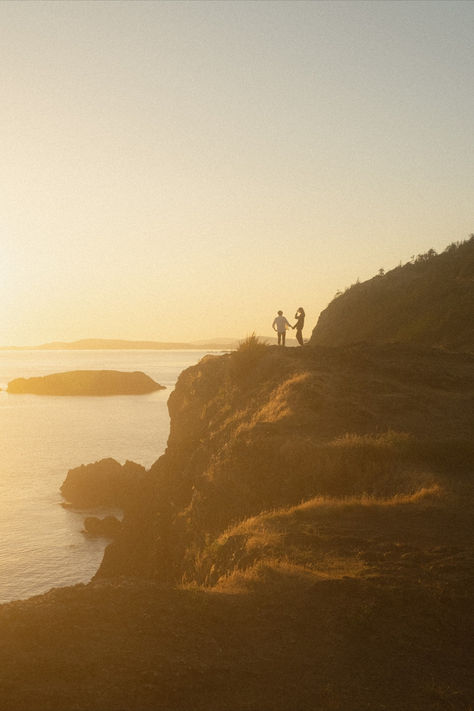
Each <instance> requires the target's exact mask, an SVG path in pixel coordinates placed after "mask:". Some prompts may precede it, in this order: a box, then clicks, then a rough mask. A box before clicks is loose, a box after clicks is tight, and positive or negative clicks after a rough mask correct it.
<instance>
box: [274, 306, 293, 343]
mask: <svg viewBox="0 0 474 711" xmlns="http://www.w3.org/2000/svg"><path fill="white" fill-rule="evenodd" d="M272 328H273V330H274V331H276V332H277V333H278V345H279V346H284V345H285V338H286V329H287V328H291V326H290V324H289V323H288V321H287V320H286V318H285V317H284V316H283V311H279V312H278V316H275V318H274V320H273V323H272Z"/></svg>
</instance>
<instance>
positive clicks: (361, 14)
mask: <svg viewBox="0 0 474 711" xmlns="http://www.w3.org/2000/svg"><path fill="white" fill-rule="evenodd" d="M473 30H474V4H473V3H467V2H456V1H453V0H451V1H450V2H436V3H435V2H416V0H415V1H414V0H409V2H404V1H403V0H402V1H397V2H379V3H376V2H374V3H372V2H352V1H351V2H337V1H336V2H297V1H295V0H292V1H291V2H271V1H270V2H245V1H242V0H238V1H237V2H232V1H226V2H219V1H213V2H139V1H138V2H137V1H134V2H101V1H100V0H99V1H97V0H96V1H95V2H80V1H76V2H69V1H67V2H24V3H22V2H2V3H0V74H1V86H2V104H1V108H0V112H1V129H2V130H1V132H0V142H1V156H2V158H1V161H0V181H1V194H0V200H1V210H0V259H1V268H2V276H1V281H0V299H1V302H0V303H1V309H0V345H28V344H37V343H42V342H45V341H50V340H75V339H78V338H86V337H97V338H99V337H102V338H130V339H155V340H167V341H170V340H171V341H176V340H188V341H189V340H196V339H206V338H212V337H222V336H233V337H243V336H245V335H246V334H248V333H250V332H252V331H256V332H257V333H260V334H262V335H265V334H270V333H271V323H272V321H273V318H274V316H275V314H276V311H277V310H278V309H283V311H284V312H285V314H286V315H288V316H293V313H294V312H295V310H296V308H297V307H298V306H303V307H304V308H305V309H306V313H307V315H308V325H307V332H306V333H305V335H306V336H309V331H310V329H311V328H312V327H313V326H314V324H315V323H316V320H317V317H318V314H319V312H320V311H321V310H322V309H323V308H325V306H326V305H327V303H328V302H329V301H330V300H331V299H332V297H333V296H334V293H335V292H336V290H338V289H344V288H345V287H346V286H349V285H350V284H351V283H353V282H354V281H355V280H356V279H357V278H360V279H361V280H363V279H366V278H369V277H371V276H373V275H374V274H375V273H376V272H377V271H378V270H379V268H380V267H384V268H385V269H389V268H392V267H394V266H396V265H397V264H398V263H399V262H400V261H402V262H405V261H408V260H409V259H410V257H411V256H412V254H417V253H419V252H424V251H427V250H428V249H429V248H431V247H433V248H435V249H437V250H441V249H443V248H444V247H445V246H446V245H447V244H448V243H450V242H452V241H455V240H461V239H465V238H466V237H467V236H468V235H469V233H471V232H473V231H474V222H473V207H472V206H473V205H474V200H473V193H474V174H473V170H472V160H473V132H472V116H473V113H474V111H473V109H474V106H473V104H474V91H473V87H474V70H473V62H472V36H473Z"/></svg>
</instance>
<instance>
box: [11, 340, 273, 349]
mask: <svg viewBox="0 0 474 711" xmlns="http://www.w3.org/2000/svg"><path fill="white" fill-rule="evenodd" d="M263 338H264V340H266V341H268V342H269V343H272V342H273V341H274V340H275V339H273V338H271V337H269V338H265V337H263ZM240 340H241V339H238V338H229V339H226V338H222V339H217V340H215V341H212V340H209V341H199V342H197V343H167V342H161V341H127V340H119V339H107V338H104V339H101V338H87V339H82V340H79V341H71V342H69V343H68V342H65V341H64V342H63V341H53V342H51V343H43V344H41V345H36V346H0V351H106V350H107V351H131V350H133V351H139V350H140V351H164V350H166V351H177V350H180V351H181V350H194V351H202V350H214V351H222V350H234V349H235V348H237V347H238V345H239V341H240Z"/></svg>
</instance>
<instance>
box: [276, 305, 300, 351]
mask: <svg viewBox="0 0 474 711" xmlns="http://www.w3.org/2000/svg"><path fill="white" fill-rule="evenodd" d="M305 315H306V314H305V312H304V308H303V307H302V306H300V307H299V309H298V310H297V312H296V313H295V319H297V321H296V323H295V325H294V326H292V325H291V324H290V323H289V322H288V321H287V320H286V318H285V316H283V311H279V312H278V316H275V319H274V321H273V323H272V328H273V330H274V331H276V332H277V335H278V345H279V346H284V345H285V340H286V331H287V329H288V328H293V329H295V328H296V340H297V341H298V343H299V344H300V346H302V345H303V327H304V317H305Z"/></svg>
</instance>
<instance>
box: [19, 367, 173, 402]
mask: <svg viewBox="0 0 474 711" xmlns="http://www.w3.org/2000/svg"><path fill="white" fill-rule="evenodd" d="M164 389H165V386H164V385H160V384H159V383H157V382H155V381H154V380H153V378H150V376H149V375H145V373H142V372H139V371H136V372H134V373H128V372H120V371H118V370H72V371H69V372H66V373H54V374H52V375H44V376H40V377H35V378H16V379H15V380H11V381H10V382H9V383H8V392H9V393H14V394H26V393H28V394H34V395H102V396H103V395H143V394H145V393H151V392H154V391H155V390H164Z"/></svg>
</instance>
